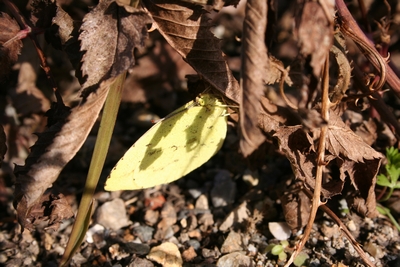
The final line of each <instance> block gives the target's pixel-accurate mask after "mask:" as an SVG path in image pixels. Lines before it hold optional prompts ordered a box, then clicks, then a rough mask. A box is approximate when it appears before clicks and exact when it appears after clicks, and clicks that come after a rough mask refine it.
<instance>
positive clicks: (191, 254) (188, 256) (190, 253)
mask: <svg viewBox="0 0 400 267" xmlns="http://www.w3.org/2000/svg"><path fill="white" fill-rule="evenodd" d="M196 257H197V254H196V251H194V248H193V247H189V248H187V249H186V250H185V251H183V253H182V258H183V259H184V260H185V262H188V261H192V260H193V259H194V258H196Z"/></svg>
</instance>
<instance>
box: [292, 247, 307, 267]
mask: <svg viewBox="0 0 400 267" xmlns="http://www.w3.org/2000/svg"><path fill="white" fill-rule="evenodd" d="M308 258H309V257H308V254H307V253H305V252H304V251H302V252H300V253H299V255H297V257H296V258H295V259H294V261H293V264H294V265H296V266H297V267H299V266H302V265H303V264H304V263H305V262H306V260H307V259H308Z"/></svg>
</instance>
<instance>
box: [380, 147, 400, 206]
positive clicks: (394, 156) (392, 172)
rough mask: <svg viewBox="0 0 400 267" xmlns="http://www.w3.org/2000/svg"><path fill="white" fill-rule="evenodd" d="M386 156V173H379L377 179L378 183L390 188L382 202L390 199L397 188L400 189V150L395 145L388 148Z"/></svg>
mask: <svg viewBox="0 0 400 267" xmlns="http://www.w3.org/2000/svg"><path fill="white" fill-rule="evenodd" d="M386 158H387V160H388V164H386V166H385V169H386V174H379V175H378V177H377V178H378V179H377V181H376V183H377V184H378V185H380V186H383V187H386V188H388V189H389V192H388V193H387V194H386V196H385V197H384V198H383V199H382V200H381V202H383V201H386V200H388V199H389V198H390V197H391V196H392V194H393V191H394V190H395V189H400V181H398V179H399V176H400V153H399V150H398V149H396V148H394V147H391V148H388V149H386Z"/></svg>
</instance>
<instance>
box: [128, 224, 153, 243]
mask: <svg viewBox="0 0 400 267" xmlns="http://www.w3.org/2000/svg"><path fill="white" fill-rule="evenodd" d="M153 232H154V228H152V227H150V226H147V225H140V226H136V227H134V228H133V233H134V235H135V236H137V237H139V238H140V240H141V241H142V242H143V243H146V242H148V241H150V240H151V239H152V238H153Z"/></svg>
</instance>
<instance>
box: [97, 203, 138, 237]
mask: <svg viewBox="0 0 400 267" xmlns="http://www.w3.org/2000/svg"><path fill="white" fill-rule="evenodd" d="M95 222H96V223H98V224H101V225H103V226H104V227H105V228H109V229H112V230H114V231H117V230H119V229H121V228H122V227H125V226H128V225H129V224H130V221H129V220H128V216H127V215H126V211H125V203H124V201H123V200H122V199H120V198H116V199H114V200H111V201H109V202H106V203H104V204H103V205H101V206H100V207H99V208H98V209H97V212H96V216H95Z"/></svg>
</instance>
